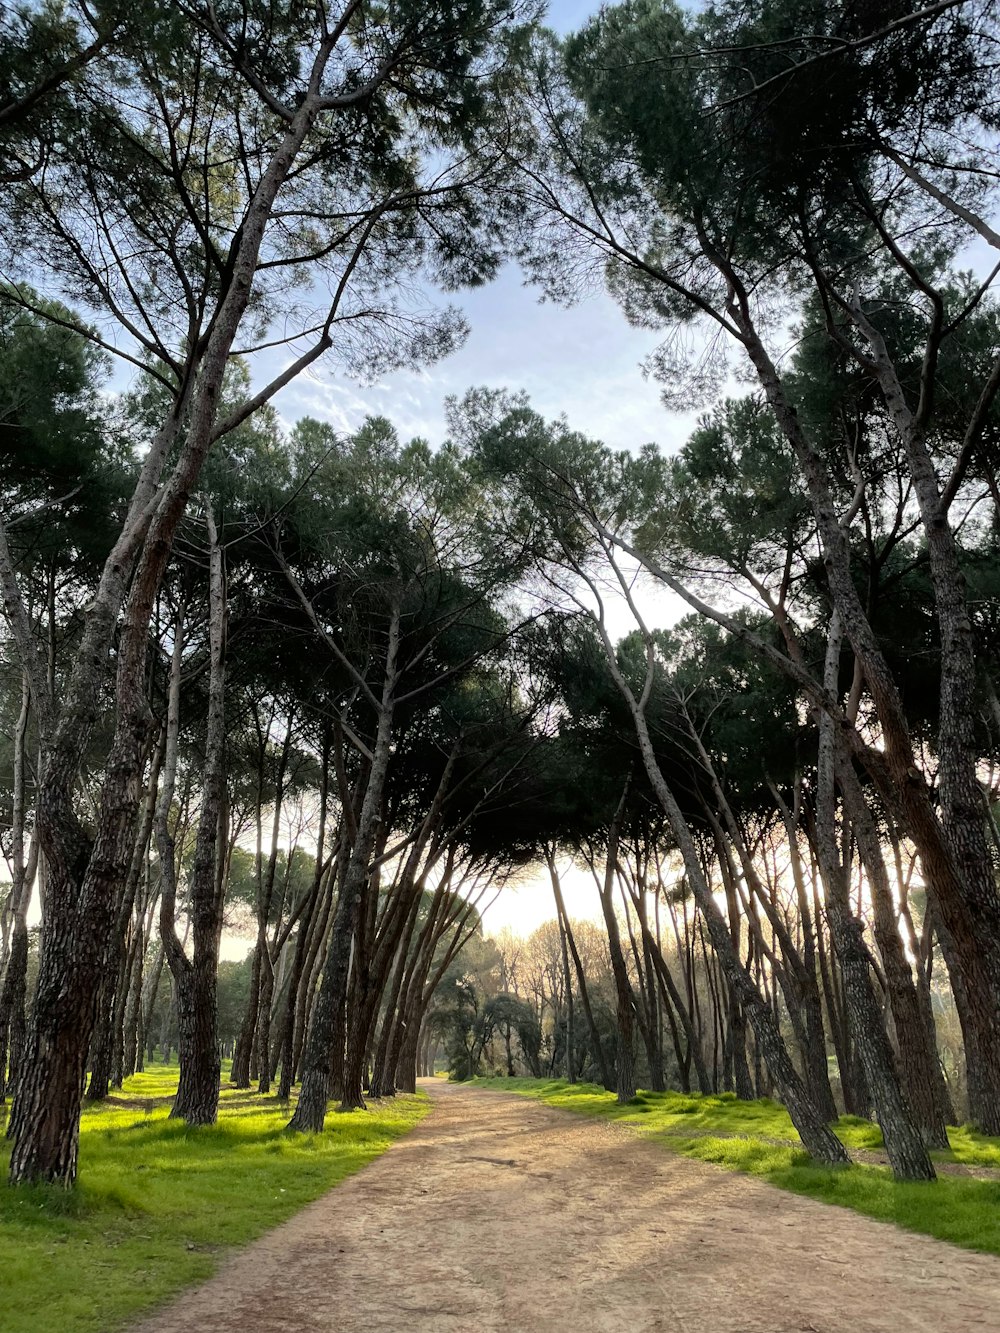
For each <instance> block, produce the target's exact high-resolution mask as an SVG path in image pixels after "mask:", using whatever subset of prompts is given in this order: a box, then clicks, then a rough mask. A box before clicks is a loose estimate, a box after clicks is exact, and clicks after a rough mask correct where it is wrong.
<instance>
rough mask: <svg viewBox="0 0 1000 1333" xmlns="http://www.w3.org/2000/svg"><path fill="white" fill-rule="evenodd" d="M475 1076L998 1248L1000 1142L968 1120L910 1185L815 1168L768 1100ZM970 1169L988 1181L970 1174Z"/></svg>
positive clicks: (845, 1137)
mask: <svg viewBox="0 0 1000 1333" xmlns="http://www.w3.org/2000/svg"><path fill="white" fill-rule="evenodd" d="M475 1082H476V1083H477V1084H478V1085H480V1086H482V1087H490V1088H495V1089H497V1090H502V1091H509V1092H516V1093H520V1094H521V1095H523V1096H526V1097H533V1098H535V1099H536V1100H538V1101H542V1102H545V1103H546V1105H548V1106H555V1107H559V1108H560V1109H562V1110H566V1111H573V1112H575V1113H577V1114H580V1115H589V1116H599V1117H601V1118H602V1119H605V1120H613V1121H616V1122H618V1123H620V1124H623V1125H626V1126H628V1128H629V1129H630V1130H633V1131H635V1132H636V1133H640V1134H642V1135H644V1136H645V1137H648V1138H652V1139H655V1140H656V1141H657V1142H659V1143H661V1144H662V1145H663V1146H664V1147H665V1148H669V1149H671V1150H672V1151H674V1152H678V1153H681V1154H683V1155H684V1156H685V1157H697V1158H698V1159H699V1160H701V1161H704V1162H715V1163H717V1164H718V1165H719V1166H724V1167H728V1168H729V1169H730V1170H734V1171H743V1172H746V1173H747V1174H749V1175H754V1176H759V1177H761V1179H763V1180H766V1181H767V1182H768V1183H769V1184H771V1185H777V1186H779V1187H780V1188H781V1189H786V1190H791V1191H792V1192H793V1193H795V1194H805V1195H808V1196H809V1197H810V1198H813V1199H821V1200H822V1201H823V1202H825V1203H833V1204H839V1205H841V1206H842V1207H845V1208H853V1209H855V1210H856V1211H857V1212H859V1213H865V1214H866V1215H867V1216H869V1217H877V1218H880V1219H882V1220H884V1221H889V1222H895V1223H897V1225H899V1226H901V1227H906V1228H908V1229H909V1230H911V1231H919V1232H923V1233H924V1234H925V1235H928V1236H936V1237H937V1238H938V1239H939V1240H947V1241H951V1242H952V1243H953V1244H955V1245H962V1246H964V1247H965V1248H967V1249H970V1250H982V1251H984V1252H985V1253H987V1254H1000V1172H998V1175H997V1178H990V1176H989V1172H990V1170H991V1169H992V1170H994V1171H995V1170H996V1169H997V1168H1000V1139H994V1138H987V1137H985V1136H984V1135H981V1134H977V1133H975V1132H974V1131H973V1130H971V1129H969V1128H968V1127H967V1126H965V1127H960V1128H954V1129H951V1130H949V1139H950V1142H951V1151H950V1152H935V1153H932V1154H931V1155H932V1157H933V1158H934V1159H935V1162H936V1164H937V1165H938V1167H939V1174H938V1179H937V1180H936V1181H934V1182H933V1183H930V1184H927V1183H919V1184H918V1183H913V1184H910V1183H899V1182H897V1181H894V1180H893V1178H892V1175H891V1173H890V1172H889V1170H888V1168H887V1167H885V1166H880V1165H875V1164H873V1163H870V1162H856V1163H855V1164H854V1165H853V1166H850V1167H844V1168H834V1169H830V1168H824V1167H818V1166H814V1165H813V1164H812V1162H811V1161H810V1159H809V1157H808V1155H807V1154H806V1152H805V1151H804V1150H803V1149H802V1148H801V1147H800V1146H797V1145H798V1144H799V1138H798V1135H797V1133H796V1132H795V1128H794V1126H793V1125H792V1122H791V1120H790V1119H789V1116H788V1112H787V1111H786V1110H785V1109H784V1107H783V1106H781V1105H779V1104H778V1103H777V1102H773V1101H768V1100H766V1099H765V1100H761V1101H755V1102H740V1101H737V1100H736V1098H735V1097H734V1096H732V1095H731V1094H722V1095H720V1096H700V1095H696V1094H690V1095H688V1094H685V1093H677V1092H664V1093H655V1092H640V1093H639V1095H638V1096H637V1097H636V1099H635V1101H634V1102H631V1103H629V1104H628V1105H627V1106H619V1105H618V1103H617V1101H616V1099H615V1096H614V1094H613V1093H610V1092H606V1091H605V1090H604V1089H603V1088H600V1087H596V1086H594V1085H593V1084H589V1083H577V1084H573V1085H570V1084H569V1083H566V1082H564V1081H562V1080H550V1081H545V1080H540V1079H517V1078H502V1079H501V1078H495V1079H477V1080H475ZM834 1129H835V1131H836V1133H837V1135H838V1136H839V1137H840V1138H841V1140H842V1141H843V1142H844V1144H845V1145H846V1146H847V1148H848V1149H849V1150H850V1151H852V1152H861V1153H863V1154H878V1153H879V1151H880V1150H881V1149H882V1148H883V1144H882V1136H881V1133H880V1131H879V1129H878V1126H877V1125H874V1124H871V1123H870V1122H869V1121H867V1120H859V1119H858V1118H857V1117H855V1116H844V1117H842V1118H841V1119H840V1120H839V1121H838V1122H837V1123H836V1125H835V1126H834ZM949 1167H950V1168H951V1169H950V1170H949ZM977 1168H978V1169H981V1170H982V1171H983V1175H984V1176H986V1177H987V1178H979V1177H977V1176H976V1175H973V1174H969V1172H970V1171H972V1172H975V1171H976V1170H977ZM956 1172H958V1173H960V1174H957V1173H956Z"/></svg>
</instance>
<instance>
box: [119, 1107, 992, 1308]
mask: <svg viewBox="0 0 1000 1333" xmlns="http://www.w3.org/2000/svg"><path fill="white" fill-rule="evenodd" d="M426 1086H427V1088H428V1091H429V1092H430V1093H431V1095H432V1097H433V1098H434V1102H435V1106H434V1110H433V1112H432V1113H431V1115H430V1116H428V1117H427V1119H426V1120H424V1121H423V1122H422V1123H421V1124H420V1125H419V1126H418V1127H417V1128H416V1129H415V1130H414V1131H413V1132H412V1133H411V1134H410V1135H408V1136H407V1137H406V1138H405V1139H403V1140H402V1141H401V1142H400V1143H399V1144H397V1145H396V1146H395V1147H393V1148H392V1149H390V1150H389V1152H388V1153H386V1154H385V1155H384V1156H383V1157H381V1158H379V1159H378V1160H377V1161H376V1162H374V1163H372V1165H370V1166H368V1167H367V1168H366V1169H365V1170H364V1171H362V1172H361V1173H360V1174H359V1175H356V1176H353V1177H352V1178H351V1179H350V1180H348V1181H346V1182H345V1183H344V1184H342V1185H341V1186H339V1187H338V1188H337V1189H336V1190H334V1191H333V1192H332V1193H330V1194H328V1195H326V1196H325V1197H324V1198H322V1199H319V1200H317V1202H316V1203H314V1204H312V1205H310V1206H309V1207H308V1208H306V1209H305V1210H304V1211H303V1212H301V1213H299V1214H298V1216H296V1217H295V1218H293V1219H292V1220H291V1221H290V1222H287V1223H286V1224H285V1225H284V1226H281V1227H279V1228H278V1229H277V1230H275V1231H273V1232H271V1233H270V1234H269V1235H268V1236H266V1237H264V1238H263V1239H262V1240H260V1241H258V1242H257V1243H256V1244H255V1245H253V1246H251V1247H250V1249H249V1250H247V1251H245V1252H244V1253H243V1254H241V1255H240V1256H239V1257H238V1258H236V1259H234V1260H232V1261H231V1262H230V1263H228V1264H227V1265H226V1266H225V1267H224V1268H223V1269H222V1271H221V1272H220V1273H219V1274H218V1276H217V1277H215V1278H214V1279H212V1280H211V1281H210V1282H208V1283H206V1284H205V1285H204V1286H203V1287H201V1288H199V1289H197V1290H195V1291H193V1292H190V1293H189V1294H187V1295H185V1296H183V1297H181V1298H180V1299H179V1300H178V1301H177V1302H175V1303H174V1304H173V1305H172V1306H170V1307H168V1308H167V1309H166V1310H165V1311H163V1313H161V1314H160V1315H159V1316H157V1317H156V1318H154V1319H152V1320H149V1321H148V1322H146V1323H144V1324H143V1325H142V1326H141V1329H140V1330H137V1333H195V1331H197V1333H203V1331H206V1333H207V1331H209V1330H210V1331H211V1333H291V1331H292V1330H303V1331H304V1333H318V1331H319V1330H322V1331H323V1333H362V1331H364V1333H381V1331H382V1330H389V1329H392V1330H394V1333H481V1331H483V1333H500V1331H501V1330H502V1331H503V1333H529V1331H531V1333H534V1330H539V1331H540V1333H604V1330H608V1331H609V1333H611V1331H612V1330H613V1333H625V1331H627V1333H644V1331H645V1330H653V1329H662V1330H664V1331H665V1333H667V1331H669V1333H911V1331H915V1330H920V1331H921V1333H968V1331H969V1330H974V1331H978V1330H985V1329H992V1330H1000V1259H993V1258H989V1257H986V1256H981V1255H974V1254H969V1253H966V1252H964V1251H962V1250H958V1249H955V1248H953V1247H951V1246H948V1245H945V1244H943V1243H941V1242H939V1241H934V1240H930V1239H925V1238H924V1237H921V1236H913V1235H909V1234H907V1233H905V1232H902V1231H898V1230H896V1229H895V1228H893V1227H890V1226H887V1225H885V1224H882V1223H879V1222H873V1221H869V1220H868V1219H866V1218H863V1217H859V1216H857V1215H856V1214H854V1213H850V1212H847V1211H846V1210H844V1209H840V1208H833V1207H829V1206H828V1205H826V1204H821V1203H814V1202H812V1201H811V1200H807V1199H800V1198H797V1197H795V1196H793V1195H790V1194H784V1193H781V1192H780V1191H778V1190H775V1189H772V1188H770V1187H769V1186H767V1185H764V1184H761V1183H759V1182H757V1181H754V1180H752V1179H749V1178H747V1177H744V1176H737V1175H732V1174H730V1173H728V1172H725V1171H722V1170H721V1169H718V1168H716V1167H712V1166H707V1165H704V1164H702V1163H700V1162H693V1161H689V1160H687V1159H684V1158H681V1157H675V1156H672V1155H671V1154H670V1153H668V1152H665V1151H664V1150H663V1149H662V1148H658V1147H657V1146H656V1145H655V1144H652V1143H648V1142H643V1141H641V1140H640V1139H638V1138H635V1137H633V1136H631V1135H629V1134H628V1132H627V1131H625V1130H623V1129H621V1128H615V1127H614V1126H611V1125H604V1124H601V1123H597V1122H594V1121H591V1120H584V1119H578V1118H577V1117H575V1116H572V1115H569V1114H568V1113H566V1112H560V1111H554V1110H551V1109H550V1108H548V1107H545V1106H541V1105H539V1104H538V1103H535V1102H531V1101H528V1100H526V1099H524V1098H519V1097H515V1096H511V1095H505V1094H500V1093H493V1092H487V1091H480V1090H476V1089H469V1088H461V1087H457V1086H454V1085H446V1084H443V1083H440V1082H432V1083H429V1084H427V1085H426Z"/></svg>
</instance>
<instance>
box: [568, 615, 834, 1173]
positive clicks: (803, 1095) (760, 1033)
mask: <svg viewBox="0 0 1000 1333" xmlns="http://www.w3.org/2000/svg"><path fill="white" fill-rule="evenodd" d="M594 591H595V593H596V589H594ZM632 609H633V613H634V614H635V611H634V608H632ZM636 618H637V623H639V624H640V625H641V624H642V621H641V618H640V617H638V616H637V617H636ZM598 629H599V632H600V634H601V638H602V642H603V644H604V649H605V656H606V659H607V662H608V667H609V669H610V671H611V673H612V675H613V677H614V679H615V684H616V685H617V686H618V689H619V691H620V692H621V694H622V697H623V698H624V700H625V702H626V704H627V705H628V708H629V711H630V713H631V714H632V721H633V724H634V726H635V729H636V737H637V739H638V742H639V749H640V752H641V754H642V760H643V765H644V767H645V769H646V775H647V777H648V778H649V781H650V785H651V786H652V788H653V791H654V794H655V795H656V798H657V800H658V801H659V803H660V806H661V808H662V810H663V812H664V814H665V815H666V816H667V820H668V821H669V823H670V826H671V829H672V830H673V834H674V837H675V839H676V841H677V846H678V848H679V850H680V853H681V856H682V858H683V861H684V868H685V870H686V872H687V877H688V883H689V884H690V886H691V890H692V892H693V894H694V897H695V900H696V902H697V903H698V906H699V908H700V909H701V915H702V918H703V919H704V921H705V924H706V926H707V927H708V931H709V935H710V936H711V940H712V946H713V948H714V950H715V954H716V957H717V958H718V960H719V964H720V966H721V967H722V970H723V972H724V973H725V976H726V981H727V983H728V984H729V986H730V988H731V990H732V992H733V993H734V994H735V995H736V996H737V997H738V999H739V1001H740V1003H741V1004H742V1005H743V1008H744V1012H745V1013H746V1015H747V1018H748V1020H749V1021H750V1023H751V1024H752V1025H753V1030H754V1035H755V1037H756V1039H757V1043H758V1045H759V1047H760V1049H761V1053H762V1055H763V1057H764V1059H765V1060H766V1062H767V1066H768V1069H769V1070H770V1073H771V1075H772V1077H773V1079H774V1082H775V1086H776V1088H777V1090H778V1095H779V1096H780V1097H781V1099H782V1101H783V1102H784V1103H785V1106H786V1107H787V1109H788V1113H789V1115H790V1116H791V1119H792V1123H793V1124H794V1126H795V1128H796V1129H797V1130H798V1133H799V1137H800V1138H801V1140H802V1143H803V1146H804V1147H805V1148H806V1151H807V1152H808V1153H809V1154H810V1156H812V1157H813V1158H815V1159H816V1160H817V1161H820V1162H827V1163H831V1164H836V1163H846V1162H847V1161H848V1160H849V1158H848V1156H847V1152H846V1151H845V1149H844V1146H843V1144H842V1143H841V1142H840V1140H839V1139H838V1138H837V1137H836V1135H835V1134H834V1133H833V1132H832V1131H831V1130H830V1128H829V1126H828V1125H827V1123H826V1122H825V1120H824V1119H823V1115H822V1113H821V1112H820V1111H819V1110H818V1108H817V1107H816V1106H815V1104H814V1103H813V1102H812V1101H811V1100H810V1098H809V1095H808V1093H807V1091H806V1088H805V1085H804V1084H803V1082H802V1080H801V1079H800V1078H799V1076H798V1074H797V1073H796V1070H795V1066H794V1064H793V1063H792V1060H791V1057H790V1056H789V1054H788V1051H787V1049H786V1047H785V1043H784V1041H783V1040H782V1037H781V1033H780V1031H779V1029H778V1025H777V1023H776V1021H775V1019H774V1016H773V1015H772V1013H771V1011H770V1009H769V1008H768V1006H767V1005H766V1004H765V1002H764V1000H763V999H762V997H761V994H760V992H759V990H758V989H757V986H756V984H755V983H754V980H753V978H752V977H751V975H750V973H749V972H748V971H747V970H746V968H745V967H744V966H743V964H742V962H741V961H740V958H739V956H738V955H737V954H736V951H735V950H734V949H733V943H732V939H731V937H730V934H729V927H728V925H727V923H726V921H725V918H724V917H723V915H722V913H721V912H720V910H719V907H718V905H717V903H716V901H715V897H714V895H713V894H712V891H711V889H710V888H709V886H708V883H707V881H706V879H705V876H704V874H703V872H702V868H701V861H700V859H699V856H698V851H697V848H696V846H695V843H694V839H693V837H692V835H691V830H690V828H689V827H688V824H687V821H686V820H685V818H684V815H683V813H682V811H681V809H680V806H679V805H678V804H677V801H676V798H675V797H674V795H673V792H672V791H671V790H670V788H669V786H668V784H667V782H666V780H665V779H664V777H663V773H662V772H661V770H660V767H659V764H658V763H657V760H656V752H655V750H654V749H653V743H652V740H651V738H650V735H649V727H648V725H647V722H646V716H645V705H646V700H647V697H648V689H649V688H651V684H652V679H653V668H654V665H655V657H654V655H653V654H654V647H653V643H652V640H651V639H650V638H649V637H648V634H647V635H645V636H644V637H646V640H647V653H648V659H649V668H648V672H647V689H646V691H645V692H644V694H643V696H642V698H641V699H637V698H636V696H635V695H634V694H633V692H632V690H631V689H630V687H629V685H628V682H627V681H626V680H625V678H624V676H623V675H622V674H621V671H620V669H619V667H618V662H617V658H616V656H615V651H614V646H613V644H612V643H611V640H610V638H609V637H608V634H607V630H606V627H605V625H604V621H603V617H602V619H601V620H600V622H599V624H598Z"/></svg>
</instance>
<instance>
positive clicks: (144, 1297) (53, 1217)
mask: <svg viewBox="0 0 1000 1333" xmlns="http://www.w3.org/2000/svg"><path fill="white" fill-rule="evenodd" d="M176 1084H177V1067H176V1065H174V1066H173V1067H168V1066H153V1067H152V1068H151V1069H150V1070H149V1071H148V1072H146V1073H144V1074H138V1075H136V1076H135V1077H134V1078H130V1079H128V1080H127V1082H126V1084H125V1086H124V1088H123V1089H122V1091H121V1092H120V1093H116V1094H115V1095H113V1096H112V1097H111V1098H109V1099H108V1101H107V1102H105V1103H103V1104H102V1105H99V1106H94V1107H89V1106H88V1108H87V1109H86V1110H85V1112H84V1115H83V1120H82V1123H81V1128H80V1170H79V1181H78V1184H77V1187H76V1188H75V1189H74V1190H71V1191H66V1190H63V1189H58V1188H30V1189H24V1188H19V1189H12V1188H11V1187H10V1186H9V1185H8V1184H7V1183H6V1177H7V1157H8V1155H9V1154H8V1152H7V1146H8V1145H6V1143H5V1142H4V1141H3V1139H2V1133H3V1127H4V1126H3V1122H2V1120H0V1143H3V1151H2V1152H0V1180H2V1183H0V1329H2V1330H3V1333H110V1330H113V1329H116V1328H120V1327H121V1326H122V1325H123V1324H125V1323H126V1322H127V1321H129V1320H130V1319H134V1318H136V1317H137V1316H139V1315H140V1314H142V1313H143V1312H145V1311H148V1310H149V1309H151V1308H152V1307H154V1306H156V1305H159V1304H162V1303H163V1302H164V1301H165V1300H167V1299H168V1298H169V1297H170V1296H172V1295H173V1294H174V1293H175V1292H177V1291H179V1290H180V1289H181V1288H183V1287H185V1286H187V1285H189V1284H190V1283H194V1282H199V1281H202V1280H203V1279H204V1278H207V1277H208V1276H210V1275H211V1273H213V1272H214V1270H215V1269H216V1268H217V1267H218V1265H219V1263H220V1261H221V1260H222V1259H223V1258H224V1257H225V1256H226V1254H227V1253H228V1252H230V1251H231V1250H232V1249H233V1248H234V1247H237V1246H241V1245H245V1244H246V1243H247V1242H248V1241H251V1240H253V1239H254V1238H255V1237H257V1236H259V1235H261V1234H262V1232H264V1231H266V1230H268V1229H269V1228H270V1227H273V1226H276V1225H277V1224H278V1223H279V1222H282V1221H284V1220H285V1218H287V1217H290V1216H291V1214H292V1213H294V1212H295V1211H296V1210H297V1209H299V1208H301V1207H302V1206H303V1205H304V1204H306V1203H309V1202H310V1201H311V1200H312V1199H315V1198H317V1197H318V1196H319V1195H321V1194H323V1193H324V1192H325V1191H326V1190H328V1189H330V1188H331V1186H333V1185H336V1184H337V1183H338V1182H339V1181H341V1180H343V1179H344V1177H345V1176H348V1175H350V1174H351V1173H352V1172H354V1171H357V1170H358V1169H359V1168H360V1167H362V1166H364V1165H365V1164H366V1163H367V1162H369V1161H371V1160H372V1158H373V1157H377V1156H378V1155H379V1154H380V1153H382V1152H384V1151H385V1149H386V1148H388V1147H389V1146H390V1144H391V1143H392V1142H393V1141H394V1140H395V1139H397V1138H398V1137H399V1136H400V1135H401V1134H404V1133H405V1132H406V1131H407V1130H408V1129H410V1128H411V1127H412V1126H413V1125H414V1124H416V1122H417V1121H418V1120H420V1119H421V1118H422V1117H423V1116H424V1115H425V1114H426V1112H427V1110H428V1109H429V1103H428V1102H427V1101H426V1099H425V1098H424V1097H422V1096H417V1097H396V1098H393V1099H392V1100H391V1101H384V1102H373V1103H371V1106H370V1108H369V1109H368V1110H367V1111H356V1112H352V1113H349V1114H345V1115H337V1114H333V1113H331V1115H330V1116H329V1118H328V1120H327V1128H326V1130H325V1132H324V1133H323V1134H319V1135H300V1134H294V1135H292V1134H288V1133H287V1132H286V1131H285V1129H284V1126H285V1125H286V1124H287V1122H288V1118H289V1114H290V1108H289V1105H288V1103H287V1102H279V1101H278V1100H277V1099H276V1098H275V1097H258V1096H256V1095H251V1094H249V1093H246V1092H239V1091H236V1090H233V1089H226V1090H225V1091H223V1093H222V1102H221V1107H220V1114H219V1121H218V1124H216V1125H214V1126H212V1127H211V1128H201V1129H188V1128H187V1127H186V1126H185V1125H184V1124H182V1123H181V1122H179V1121H176V1120H170V1119H168V1112H169V1106H170V1096H171V1095H172V1093H173V1091H174V1088H175V1087H176Z"/></svg>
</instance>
